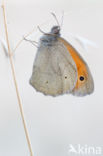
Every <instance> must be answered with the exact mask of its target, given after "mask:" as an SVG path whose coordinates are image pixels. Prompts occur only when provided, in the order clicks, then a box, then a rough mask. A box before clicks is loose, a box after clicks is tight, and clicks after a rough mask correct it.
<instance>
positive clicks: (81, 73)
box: [58, 38, 94, 96]
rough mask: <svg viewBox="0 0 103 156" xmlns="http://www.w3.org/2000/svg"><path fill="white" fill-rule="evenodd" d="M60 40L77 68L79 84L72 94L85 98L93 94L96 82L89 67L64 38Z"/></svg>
mask: <svg viewBox="0 0 103 156" xmlns="http://www.w3.org/2000/svg"><path fill="white" fill-rule="evenodd" d="M58 39H59V41H61V42H62V43H63V44H64V45H65V47H66V48H67V50H68V52H69V53H70V54H71V56H72V58H73V60H74V62H75V64H76V67H77V73H78V78H77V83H76V86H75V88H74V89H73V90H72V92H71V93H72V94H73V95H77V96H85V95H87V94H91V93H92V92H93V90H94V82H93V78H92V75H91V72H90V70H89V67H88V65H87V64H86V62H85V61H84V60H83V58H82V57H81V56H80V54H79V53H78V52H77V51H76V49H75V48H74V47H73V46H72V45H71V44H69V43H68V42H67V41H66V40H64V39H63V38H58Z"/></svg>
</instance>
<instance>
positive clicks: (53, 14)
mask: <svg viewBox="0 0 103 156" xmlns="http://www.w3.org/2000/svg"><path fill="white" fill-rule="evenodd" d="M51 14H52V15H53V17H54V19H55V20H56V22H57V25H58V26H59V27H60V24H59V22H58V19H57V17H56V15H55V14H54V13H53V12H51Z"/></svg>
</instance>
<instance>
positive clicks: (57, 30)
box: [50, 26, 60, 36]
mask: <svg viewBox="0 0 103 156" xmlns="http://www.w3.org/2000/svg"><path fill="white" fill-rule="evenodd" d="M50 33H51V34H53V35H57V36H60V26H53V27H52V28H51V31H50Z"/></svg>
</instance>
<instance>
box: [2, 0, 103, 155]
mask: <svg viewBox="0 0 103 156" xmlns="http://www.w3.org/2000/svg"><path fill="white" fill-rule="evenodd" d="M0 3H1V2H0ZM62 11H64V12H65V15H64V23H63V27H62V32H61V33H62V36H63V37H64V38H66V39H67V40H68V41H71V42H72V43H75V44H73V45H74V46H75V47H77V49H78V50H79V49H81V50H80V53H81V55H82V56H84V58H85V60H86V61H87V62H88V65H89V67H90V70H91V72H92V75H93V78H94V82H95V91H94V93H93V94H92V95H90V96H86V97H74V96H72V95H63V96H59V97H56V98H53V97H50V96H44V95H43V94H41V93H37V92H36V91H35V90H34V89H33V88H32V87H31V86H30V85H29V78H30V76H31V72H32V65H33V61H34V57H35V54H36V47H34V46H32V45H31V44H30V43H27V42H22V44H21V45H20V46H19V48H18V49H17V50H16V53H15V57H14V64H15V70H16V75H17V82H18V87H19V91H20V95H21V99H22V103H23V109H24V113H25V119H26V122H27V127H28V131H29V135H30V139H31V144H32V148H33V152H34V156H37V155H38V156H68V155H69V154H68V145H69V144H73V145H74V144H81V145H85V144H88V146H89V145H90V146H93V145H94V146H102V145H103V90H102V87H103V44H102V42H103V0H61V1H60V0H56V1H55V0H52V1H49V0H22V1H21V0H11V1H10V0H8V1H7V2H6V15H7V21H8V32H9V39H10V43H11V48H14V47H15V46H16V44H17V42H18V41H19V40H20V39H21V38H22V36H23V35H25V34H26V33H28V32H30V31H31V30H32V29H33V28H34V27H35V28H36V26H37V25H40V26H41V29H42V30H43V31H45V32H48V31H49V30H50V28H51V27H52V26H53V25H55V24H56V22H55V20H54V19H53V17H52V16H51V14H50V12H54V13H56V15H57V17H58V20H59V21H60V20H61V15H62ZM43 23H44V24H43ZM69 32H71V33H72V34H74V35H76V34H78V35H80V36H83V37H85V38H87V39H90V40H92V41H94V42H95V43H96V44H97V45H98V48H94V47H90V46H88V50H87V52H86V51H84V50H83V49H82V48H81V47H80V46H79V44H78V43H77V42H75V41H73V40H72V39H71V38H70V36H69ZM41 35H42V34H41V33H40V32H39V31H38V30H37V29H35V31H34V33H33V34H32V35H31V36H29V37H28V38H30V39H32V40H36V41H38V39H39V37H40V36H41ZM0 38H3V39H5V34H4V25H3V14H2V9H0ZM0 156H29V151H28V147H27V143H26V139H25V135H24V130H23V126H22V121H21V117H20V112H19V107H18V102H17V97H16V93H15V88H14V84H13V79H12V75H11V69H10V64H9V60H8V58H6V57H5V55H4V52H3V49H2V46H1V44H0Z"/></svg>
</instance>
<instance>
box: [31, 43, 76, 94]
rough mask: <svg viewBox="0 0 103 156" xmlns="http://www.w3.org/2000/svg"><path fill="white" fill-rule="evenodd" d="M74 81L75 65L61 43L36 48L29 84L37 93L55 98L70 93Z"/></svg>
mask: <svg viewBox="0 0 103 156" xmlns="http://www.w3.org/2000/svg"><path fill="white" fill-rule="evenodd" d="M76 81H77V69H76V65H75V63H74V61H73V59H72V56H71V55H70V54H69V52H68V51H67V49H66V48H65V47H64V45H63V44H62V43H61V42H58V41H56V43H54V44H53V45H52V46H43V45H41V46H40V47H39V48H38V51H37V55H36V58H35V61H34V65H33V71H32V76H31V78H30V84H31V85H32V86H33V87H34V88H35V89H36V90H37V91H39V92H42V93H44V94H45V95H52V96H57V95H60V94H64V93H67V92H71V91H72V90H73V88H74V87H75V84H76Z"/></svg>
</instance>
